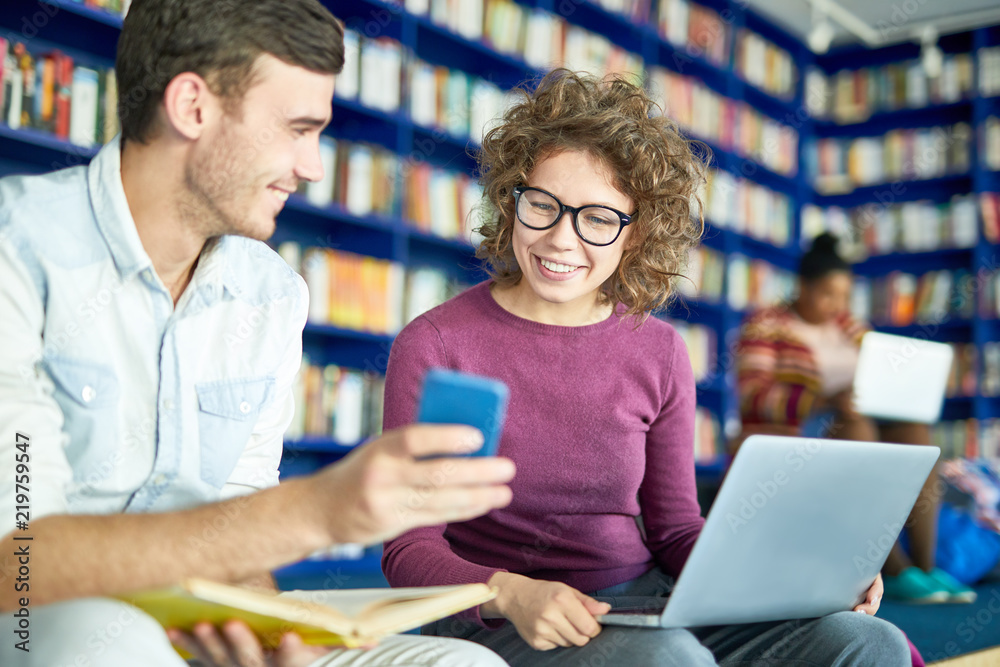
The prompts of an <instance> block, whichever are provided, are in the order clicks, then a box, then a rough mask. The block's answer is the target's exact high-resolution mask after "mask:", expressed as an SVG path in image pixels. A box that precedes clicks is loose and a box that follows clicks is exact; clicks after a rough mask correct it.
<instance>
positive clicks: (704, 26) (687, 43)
mask: <svg viewBox="0 0 1000 667" xmlns="http://www.w3.org/2000/svg"><path fill="white" fill-rule="evenodd" d="M731 23H732V20H731V19H730V20H726V19H724V18H723V17H722V16H721V15H720V14H719V13H718V12H717V11H715V10H714V9H712V8H710V7H706V6H704V5H700V4H697V3H694V2H688V0H660V6H659V11H658V13H657V17H656V24H657V29H658V30H659V33H660V36H661V37H663V38H664V39H665V40H667V41H668V42H670V43H671V44H673V45H674V46H676V47H681V48H684V50H685V53H686V54H689V55H691V56H694V57H698V58H704V59H705V60H707V61H708V62H710V63H712V64H713V65H715V66H716V67H725V66H727V65H728V64H729V45H730V40H731V30H730V27H729V26H730V24H731Z"/></svg>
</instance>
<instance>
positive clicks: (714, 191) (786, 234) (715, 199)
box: [700, 169, 795, 246]
mask: <svg viewBox="0 0 1000 667" xmlns="http://www.w3.org/2000/svg"><path fill="white" fill-rule="evenodd" d="M700 194H701V199H702V204H703V208H704V215H705V219H706V220H707V221H709V222H710V223H711V224H712V225H713V226H716V227H725V228H727V229H732V230H733V231H736V232H739V233H740V234H746V235H748V236H752V237H754V238H757V239H760V240H762V241H767V242H768V243H772V244H774V245H777V246H786V245H788V241H789V238H790V236H791V230H792V224H793V220H794V217H795V210H794V207H793V206H792V202H791V200H790V199H789V198H788V197H787V196H786V195H783V194H781V193H778V192H775V191H774V190H771V189H770V188H766V187H764V186H763V185H758V184H757V183H755V182H753V181H750V180H747V179H745V178H738V177H736V176H734V175H733V174H731V173H729V172H728V171H724V170H720V169H710V170H709V171H708V174H707V179H706V182H705V186H704V189H703V190H702V192H701V193H700Z"/></svg>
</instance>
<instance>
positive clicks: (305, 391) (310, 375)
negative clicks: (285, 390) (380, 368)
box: [285, 355, 385, 445]
mask: <svg viewBox="0 0 1000 667" xmlns="http://www.w3.org/2000/svg"><path fill="white" fill-rule="evenodd" d="M292 391H293V393H294V396H295V414H294V416H293V417H292V423H291V424H290V425H289V427H288V430H287V431H286V432H285V439H286V440H300V439H302V438H303V437H304V436H313V437H325V438H330V439H332V440H334V441H336V442H338V443H340V444H343V445H355V444H357V443H359V442H361V441H362V440H364V439H365V438H368V437H370V436H373V435H377V434H379V433H381V432H382V401H383V395H384V393H385V377H384V376H382V375H379V374H377V373H368V372H363V371H359V370H354V369H350V368H344V367H341V366H334V365H329V366H322V365H317V364H313V363H312V362H311V360H310V359H309V357H308V355H303V358H302V366H301V367H300V369H299V374H298V375H297V376H296V378H295V384H294V386H293V388H292Z"/></svg>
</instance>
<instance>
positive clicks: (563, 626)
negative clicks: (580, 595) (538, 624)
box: [552, 605, 600, 646]
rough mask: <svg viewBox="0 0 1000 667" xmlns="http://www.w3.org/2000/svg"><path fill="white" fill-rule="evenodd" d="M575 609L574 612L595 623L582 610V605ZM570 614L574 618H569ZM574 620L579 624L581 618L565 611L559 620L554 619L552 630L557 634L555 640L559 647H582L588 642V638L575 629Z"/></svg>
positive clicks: (592, 618) (591, 617)
mask: <svg viewBox="0 0 1000 667" xmlns="http://www.w3.org/2000/svg"><path fill="white" fill-rule="evenodd" d="M577 607H578V608H577V610H575V611H577V612H580V613H582V615H583V616H585V617H587V618H589V619H590V622H591V623H594V624H596V623H597V621H595V620H594V617H593V616H591V615H590V614H588V613H587V612H586V610H584V608H583V605H578V606H577ZM570 614H573V616H574V617H575V618H571V616H570ZM574 620H575V621H576V622H580V621H582V618H580V617H579V616H578V615H577V614H574V613H573V611H570V610H566V611H565V612H563V615H562V616H561V618H558V619H555V621H554V622H552V629H553V630H554V631H555V632H557V633H558V634H559V637H558V638H556V640H555V641H556V643H557V644H559V646H583V645H585V644H586V643H587V642H589V641H590V636H589V635H587V634H586V633H584V632H582V631H581V630H580V629H579V628H577V627H576V623H575V622H574ZM598 631H600V626H598Z"/></svg>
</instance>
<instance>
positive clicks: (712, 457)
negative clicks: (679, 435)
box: [694, 407, 726, 463]
mask: <svg viewBox="0 0 1000 667" xmlns="http://www.w3.org/2000/svg"><path fill="white" fill-rule="evenodd" d="M725 453H726V446H725V440H724V435H723V431H722V426H721V424H720V423H719V418H718V417H716V416H715V415H714V414H713V413H712V412H710V411H709V410H707V409H705V408H701V407H699V408H695V411H694V460H695V461H696V462H697V463H714V462H716V461H717V460H718V459H719V457H720V456H724V455H725Z"/></svg>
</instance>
